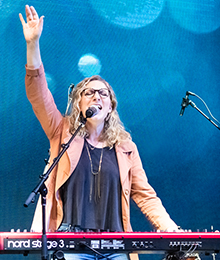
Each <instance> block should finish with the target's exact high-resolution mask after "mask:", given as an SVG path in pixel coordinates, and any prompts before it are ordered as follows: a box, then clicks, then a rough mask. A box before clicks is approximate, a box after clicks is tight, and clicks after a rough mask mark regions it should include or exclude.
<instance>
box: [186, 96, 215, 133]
mask: <svg viewBox="0 0 220 260" xmlns="http://www.w3.org/2000/svg"><path fill="white" fill-rule="evenodd" d="M187 102H188V104H187V105H186V107H187V106H188V105H190V106H191V107H193V108H195V109H196V110H197V111H198V112H199V113H200V114H202V115H203V116H204V117H205V118H206V119H207V120H208V121H209V122H210V123H212V124H213V125H214V126H215V127H216V128H218V130H220V127H219V126H218V125H217V124H216V123H215V122H214V121H213V120H211V119H210V118H209V117H208V116H207V115H206V114H205V113H203V112H202V110H201V109H199V108H198V107H197V106H196V104H195V103H194V102H192V101H191V100H190V99H189V100H188V101H187Z"/></svg>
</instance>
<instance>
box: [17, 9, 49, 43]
mask: <svg viewBox="0 0 220 260" xmlns="http://www.w3.org/2000/svg"><path fill="white" fill-rule="evenodd" d="M25 12H26V19H27V22H25V20H24V18H23V16H22V14H21V13H20V14H19V18H20V20H21V24H22V26H23V32H24V37H25V40H26V42H27V43H30V42H35V41H38V40H39V38H40V36H41V33H42V30H43V18H44V16H41V17H40V18H39V16H38V14H37V12H36V10H35V8H34V7H33V6H28V5H26V6H25Z"/></svg>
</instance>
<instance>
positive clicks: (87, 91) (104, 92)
mask: <svg viewBox="0 0 220 260" xmlns="http://www.w3.org/2000/svg"><path fill="white" fill-rule="evenodd" d="M83 92H84V95H85V96H86V97H87V98H92V97H94V95H95V93H96V92H98V93H99V96H100V97H101V98H107V97H108V96H109V90H108V89H107V88H100V89H93V88H86V89H84V90H83Z"/></svg>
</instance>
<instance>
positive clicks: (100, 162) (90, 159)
mask: <svg viewBox="0 0 220 260" xmlns="http://www.w3.org/2000/svg"><path fill="white" fill-rule="evenodd" d="M86 149H87V153H88V156H89V161H90V166H91V172H92V174H93V175H97V174H99V173H100V171H101V167H102V157H103V147H102V152H101V155H100V160H99V168H98V171H97V172H94V171H93V164H92V158H91V155H90V152H89V147H88V144H87V142H86ZM94 149H95V147H94V148H93V149H92V150H94Z"/></svg>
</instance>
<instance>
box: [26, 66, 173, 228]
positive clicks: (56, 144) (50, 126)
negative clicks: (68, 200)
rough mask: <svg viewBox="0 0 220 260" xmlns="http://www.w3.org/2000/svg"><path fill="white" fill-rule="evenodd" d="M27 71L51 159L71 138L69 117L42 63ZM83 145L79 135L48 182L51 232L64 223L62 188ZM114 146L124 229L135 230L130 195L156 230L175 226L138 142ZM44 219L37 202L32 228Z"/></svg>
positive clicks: (28, 94) (47, 216) (36, 112)
mask: <svg viewBox="0 0 220 260" xmlns="http://www.w3.org/2000/svg"><path fill="white" fill-rule="evenodd" d="M26 71H27V73H26V78H25V83H26V91H27V97H28V99H29V101H30V103H31V104H32V107H33V110H34V112H35V114H36V116H37V118H38V120H39V121H40V123H41V125H42V127H43V129H44V131H45V133H46V135H47V137H48V139H49V141H50V151H51V156H50V158H51V161H52V160H53V158H55V157H56V156H57V155H58V153H59V151H60V149H61V144H62V143H67V141H68V140H69V139H70V137H71V135H70V133H69V124H68V121H67V120H66V118H64V117H63V116H62V115H61V113H60V112H59V111H58V109H57V107H56V105H55V103H54V99H53V97H52V95H51V93H50V91H49V90H48V88H47V83H46V79H45V74H44V68H43V65H41V67H40V68H39V69H37V70H29V69H26ZM83 144H84V139H83V138H81V137H79V136H77V137H76V138H75V139H74V140H73V141H72V143H71V145H70V147H69V149H68V150H67V152H65V153H64V155H63V156H62V158H61V160H60V162H59V163H58V165H57V167H55V169H54V170H53V171H52V172H51V174H50V176H49V178H48V180H47V182H46V185H47V188H48V195H47V207H46V218H47V230H48V231H51V232H53V231H55V230H57V228H58V227H59V225H60V224H61V221H62V218H63V209H62V201H61V199H60V196H59V188H60V187H61V186H62V185H63V183H65V182H66V180H67V179H68V178H69V176H70V175H71V173H72V172H73V171H74V169H75V167H76V165H77V163H78V161H79V158H80V156H81V152H82V148H83ZM115 149H116V155H117V160H118V166H119V172H120V181H121V187H122V198H121V200H122V221H123V227H124V231H125V232H129V231H132V228H131V224H130V198H132V199H133V200H134V201H135V202H136V204H137V205H138V207H139V208H140V209H141V211H142V212H143V214H144V215H145V216H146V217H147V218H148V219H149V221H150V222H151V224H152V225H153V226H154V227H155V228H156V229H159V230H166V229H168V228H169V229H172V228H173V229H176V228H177V226H176V224H175V223H174V222H173V221H172V220H171V218H170V217H169V215H168V213H167V212H166V210H165V208H164V207H163V205H162V203H161V200H160V199H159V198H158V197H157V195H156V193H155V191H154V190H153V188H152V187H151V186H150V184H149V183H148V180H147V177H146V174H145V172H144V170H143V167H142V163H141V160H140V157H139V154H138V150H137V148H136V145H135V144H134V143H133V142H132V141H130V140H128V141H126V142H123V143H121V144H119V145H116V147H115ZM41 221H42V216H41V205H40V202H38V205H37V208H36V211H35V216H34V220H33V223H32V227H31V229H32V231H41V230H42V226H41Z"/></svg>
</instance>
